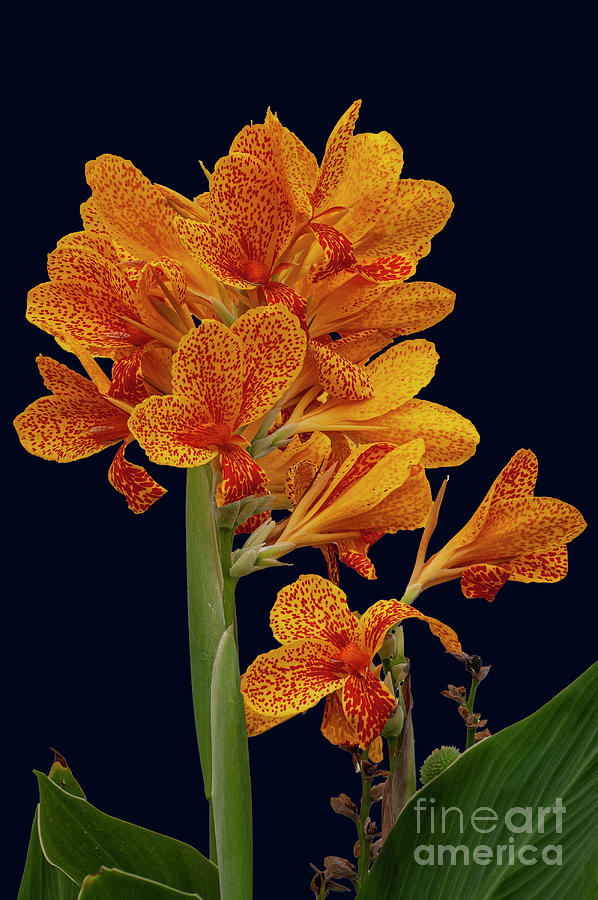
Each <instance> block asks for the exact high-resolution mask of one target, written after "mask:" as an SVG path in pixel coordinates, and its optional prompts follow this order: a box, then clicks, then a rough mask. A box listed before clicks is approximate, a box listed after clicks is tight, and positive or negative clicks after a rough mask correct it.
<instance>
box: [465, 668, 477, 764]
mask: <svg viewBox="0 0 598 900" xmlns="http://www.w3.org/2000/svg"><path fill="white" fill-rule="evenodd" d="M478 684H479V681H476V679H475V678H472V679H471V689H470V691H469V696H468V698H467V702H466V704H465V706H466V707H467V709H468V710H469V712H470V713H473V702H474V700H475V694H476V691H477V689H478ZM478 718H479V716H478ZM475 733H476V727H475V725H468V726H467V743H466V745H465V749H466V750H469V748H470V747H473V745H474V743H475Z"/></svg>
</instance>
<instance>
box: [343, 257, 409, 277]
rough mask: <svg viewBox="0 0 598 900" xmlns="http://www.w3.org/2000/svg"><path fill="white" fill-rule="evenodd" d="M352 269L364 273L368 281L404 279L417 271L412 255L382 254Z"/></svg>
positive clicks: (360, 273)
mask: <svg viewBox="0 0 598 900" xmlns="http://www.w3.org/2000/svg"><path fill="white" fill-rule="evenodd" d="M351 271H352V272H353V271H354V272H356V273H357V274H359V275H362V276H363V278H366V279H367V280H368V281H374V282H384V281H404V280H405V278H409V276H410V275H412V274H413V273H414V272H415V263H414V261H413V259H412V257H410V256H399V255H398V254H396V253H395V254H394V255H393V256H380V257H378V258H377V259H373V260H370V261H368V262H360V263H358V264H357V265H355V266H353V267H352V269H351Z"/></svg>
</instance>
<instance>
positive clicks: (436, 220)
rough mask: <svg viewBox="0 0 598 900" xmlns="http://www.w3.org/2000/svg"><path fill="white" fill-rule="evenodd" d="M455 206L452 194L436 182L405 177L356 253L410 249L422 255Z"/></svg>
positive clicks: (409, 250)
mask: <svg viewBox="0 0 598 900" xmlns="http://www.w3.org/2000/svg"><path fill="white" fill-rule="evenodd" d="M452 209H453V201H452V198H451V195H450V194H449V192H448V191H447V189H446V188H444V187H443V186H442V185H441V184H437V183H436V182H435V181H423V180H419V181H414V180H412V179H403V180H401V181H399V182H398V184H397V186H396V189H395V192H394V195H393V196H392V198H391V199H390V200H389V202H388V203H387V204H386V206H385V207H384V209H383V210H382V211H381V213H380V215H379V216H378V219H377V221H376V223H375V224H374V225H373V227H372V228H371V229H370V230H369V231H367V232H366V233H365V234H364V235H363V237H361V238H360V239H359V240H358V241H356V242H355V244H354V249H355V252H356V254H357V256H358V257H359V256H361V255H362V254H364V255H367V256H387V255H392V254H395V253H399V254H400V253H403V252H406V251H408V252H411V253H414V255H416V256H418V257H419V256H423V255H425V252H427V249H428V248H427V247H426V246H425V245H427V244H429V241H430V239H431V238H432V237H433V236H434V235H435V234H437V233H438V232H439V231H441V229H442V228H444V226H445V224H446V222H447V220H448V218H449V216H450V214H451V212H452Z"/></svg>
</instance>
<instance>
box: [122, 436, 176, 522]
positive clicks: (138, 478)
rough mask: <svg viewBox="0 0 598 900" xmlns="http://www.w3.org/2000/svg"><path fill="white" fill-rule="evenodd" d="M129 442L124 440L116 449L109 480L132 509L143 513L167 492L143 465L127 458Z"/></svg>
mask: <svg viewBox="0 0 598 900" xmlns="http://www.w3.org/2000/svg"><path fill="white" fill-rule="evenodd" d="M127 443H128V442H127V441H125V442H123V443H122V444H121V446H120V447H119V448H118V450H117V451H116V456H115V457H114V460H113V461H112V465H111V466H110V468H109V470H108V480H109V481H110V484H111V485H112V487H113V488H115V490H117V491H118V492H119V493H120V494H124V496H125V497H126V500H127V504H128V506H129V509H130V510H132V511H133V512H134V513H143V512H145V511H146V510H147V509H149V507H150V506H151V505H152V503H155V502H156V500H159V499H160V497H162V495H163V494H165V493H166V489H165V488H163V487H161V486H160V485H159V484H158V483H157V481H154V479H153V478H152V477H151V475H148V473H147V472H146V471H145V469H144V468H143V467H142V466H137V465H135V464H134V463H131V462H129V460H128V459H126V458H125V447H126V446H127Z"/></svg>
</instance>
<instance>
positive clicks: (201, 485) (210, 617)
mask: <svg viewBox="0 0 598 900" xmlns="http://www.w3.org/2000/svg"><path fill="white" fill-rule="evenodd" d="M211 474H212V473H211V470H210V467H209V466H199V467H198V468H195V469H189V470H188V472H187V513H186V525H187V598H188V618H189V649H190V658H191V686H192V691H193V710H194V714H195V729H196V732H197V743H198V746H199V755H200V760H201V767H202V772H203V780H204V790H205V794H206V797H207V799H208V800H211V796H212V738H211V721H210V702H211V700H210V693H211V681H212V668H213V665H214V659H215V657H216V651H217V649H218V645H219V643H220V639H221V638H222V635H223V633H224V630H225V624H224V609H223V603H222V591H223V578H222V570H221V566H220V554H219V547H218V538H217V534H216V527H215V524H214V504H213V500H212V484H211Z"/></svg>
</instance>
